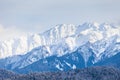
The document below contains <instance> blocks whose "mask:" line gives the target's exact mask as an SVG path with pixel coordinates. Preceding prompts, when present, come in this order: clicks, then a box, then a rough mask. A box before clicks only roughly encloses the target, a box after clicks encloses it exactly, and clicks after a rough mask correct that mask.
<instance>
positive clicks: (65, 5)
mask: <svg viewBox="0 0 120 80" xmlns="http://www.w3.org/2000/svg"><path fill="white" fill-rule="evenodd" d="M94 21H95V22H98V23H102V22H107V23H120V0H0V40H4V39H8V38H11V37H13V36H20V35H23V34H26V33H39V32H43V31H45V30H47V29H49V28H51V27H54V26H55V25H57V24H63V23H65V24H75V25H78V24H82V23H84V22H94Z"/></svg>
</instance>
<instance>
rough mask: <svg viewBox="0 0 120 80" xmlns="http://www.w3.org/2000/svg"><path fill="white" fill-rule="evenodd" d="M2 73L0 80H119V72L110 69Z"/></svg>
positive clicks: (94, 68) (92, 68)
mask: <svg viewBox="0 0 120 80" xmlns="http://www.w3.org/2000/svg"><path fill="white" fill-rule="evenodd" d="M0 73H1V70H0ZM4 73H5V74H0V80H120V70H118V69H115V68H112V67H90V68H85V69H76V70H71V71H67V72H63V71H59V72H44V73H30V74H25V75H14V73H9V72H8V71H5V72H4ZM7 73H8V74H7ZM4 75H6V76H8V75H9V76H8V77H6V76H4ZM10 75H11V77H10ZM1 77H2V78H1Z"/></svg>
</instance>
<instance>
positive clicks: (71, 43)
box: [0, 22, 120, 58]
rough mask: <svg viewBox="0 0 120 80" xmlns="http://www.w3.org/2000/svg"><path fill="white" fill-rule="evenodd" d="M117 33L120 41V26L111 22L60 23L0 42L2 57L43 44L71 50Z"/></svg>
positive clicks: (20, 53) (19, 53)
mask: <svg viewBox="0 0 120 80" xmlns="http://www.w3.org/2000/svg"><path fill="white" fill-rule="evenodd" d="M115 35H117V36H118V38H117V41H118V42H119V41H120V38H119V36H120V27H113V26H111V25H109V24H99V23H96V22H93V23H84V24H82V25H79V26H75V25H73V24H59V25H56V26H55V27H53V28H51V29H50V30H47V31H45V32H44V33H41V34H33V35H28V36H22V37H20V38H18V39H11V40H8V41H3V42H0V58H6V57H9V56H13V55H24V54H26V53H27V52H28V51H31V50H32V49H34V48H35V47H38V46H43V45H48V46H50V45H59V44H61V43H62V44H66V45H67V46H68V47H69V48H70V50H74V49H75V48H76V46H81V45H82V44H84V43H86V42H88V41H89V42H91V43H95V42H96V41H99V40H102V39H109V38H110V37H112V36H115Z"/></svg>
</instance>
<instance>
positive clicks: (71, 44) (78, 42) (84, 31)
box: [0, 23, 120, 70]
mask: <svg viewBox="0 0 120 80" xmlns="http://www.w3.org/2000/svg"><path fill="white" fill-rule="evenodd" d="M119 52H120V26H113V25H109V24H98V23H84V24H82V25H79V26H75V25H72V24H69V25H67V24H62V25H57V26H55V27H54V28H51V29H50V30H48V31H46V32H44V33H42V34H34V35H29V36H23V37H20V38H19V39H13V40H9V41H4V42H1V43H0V58H1V60H0V64H1V65H0V67H4V68H7V69H12V70H16V69H17V70H18V69H23V68H25V67H27V66H30V65H32V64H34V63H35V62H37V61H40V62H41V61H43V62H41V63H40V64H41V66H42V65H43V64H42V63H45V64H47V65H48V64H49V66H50V65H51V66H53V65H54V67H55V68H54V69H56V68H57V69H58V70H66V69H65V68H66V66H64V65H67V66H69V67H70V66H71V69H73V68H77V67H78V68H79V66H82V64H81V65H79V66H77V65H78V64H79V63H84V64H83V65H84V67H87V66H90V65H93V64H96V63H97V62H99V61H101V60H103V59H106V58H110V57H112V56H115V55H116V54H118V53H119ZM74 53H75V54H77V55H78V56H81V57H82V58H83V60H82V61H78V63H77V64H72V63H70V62H68V61H71V62H74V60H73V59H72V58H77V56H74V55H75V54H74ZM65 55H71V56H72V55H73V57H70V58H71V59H69V60H68V61H67V57H65V58H64V56H65ZM52 56H56V57H55V58H54V59H53V61H52V62H51V61H48V60H50V59H51V58H50V57H52ZM57 57H60V60H59V59H58V60H57ZM81 57H78V60H81V59H79V58H81ZM49 58H50V59H49ZM52 58H53V57H52ZM44 59H48V60H44ZM61 59H64V60H63V61H64V62H63V61H62V62H61ZM51 60H52V59H51ZM56 60H57V62H56ZM75 61H76V60H75ZM48 62H49V63H48ZM53 62H55V63H53ZM58 62H59V63H58ZM50 63H51V64H50ZM60 65H61V66H62V67H60ZM39 66H40V65H39ZM47 68H48V67H47Z"/></svg>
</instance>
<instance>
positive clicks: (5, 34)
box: [0, 24, 27, 41]
mask: <svg viewBox="0 0 120 80" xmlns="http://www.w3.org/2000/svg"><path fill="white" fill-rule="evenodd" d="M22 35H27V32H23V31H21V30H19V29H17V28H16V27H15V26H10V27H5V26H3V25H1V24H0V41H3V40H8V39H11V38H17V37H19V36H22Z"/></svg>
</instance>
